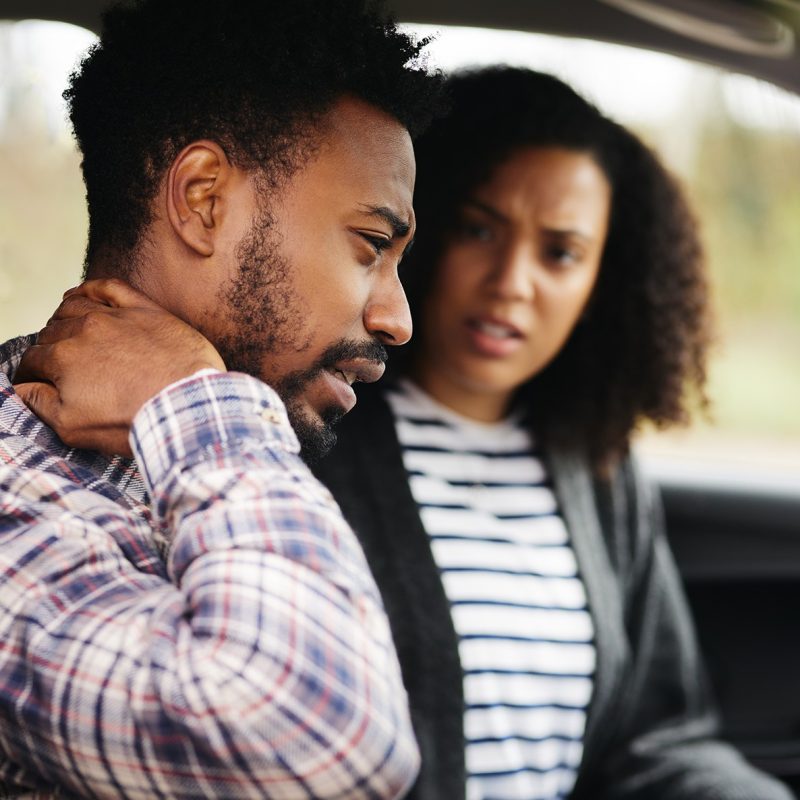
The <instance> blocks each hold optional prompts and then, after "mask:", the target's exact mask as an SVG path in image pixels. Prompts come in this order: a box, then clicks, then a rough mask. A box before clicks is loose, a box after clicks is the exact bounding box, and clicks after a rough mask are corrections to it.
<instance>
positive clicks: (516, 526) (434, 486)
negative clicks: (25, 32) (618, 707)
mask: <svg viewBox="0 0 800 800" xmlns="http://www.w3.org/2000/svg"><path fill="white" fill-rule="evenodd" d="M389 401H390V404H391V406H392V409H393V411H394V414H395V419H396V424H397V433H398V437H399V439H400V444H401V446H402V448H403V461H404V464H405V467H406V470H407V471H408V473H409V481H410V485H411V491H412V494H413V496H414V499H415V500H416V502H417V504H418V506H419V510H420V515H421V517H422V522H423V525H424V526H425V529H426V531H427V532H428V534H429V536H430V540H431V549H432V551H433V555H434V558H435V560H436V563H437V565H438V567H439V569H440V571H441V575H442V581H443V583H444V587H445V591H446V593H447V596H448V598H449V599H450V603H451V608H452V615H453V622H454V625H455V629H456V632H457V633H458V635H459V639H460V644H459V653H460V658H461V663H462V666H463V668H464V674H465V678H464V695H465V700H466V711H465V719H464V728H465V735H466V739H467V752H466V759H467V770H468V773H469V779H468V784H467V794H468V800H523V798H524V800H536V799H537V798H548V799H549V800H552V798H558V797H564V796H565V795H567V794H568V793H569V791H570V790H571V788H572V786H573V784H574V782H575V777H576V772H577V769H578V766H579V764H580V761H581V756H582V751H583V733H584V729H585V725H586V709H587V707H588V704H589V700H590V699H591V694H592V687H593V675H594V668H595V648H594V643H593V635H594V631H593V626H592V620H591V616H590V614H589V611H588V609H587V604H586V594H585V591H584V587H583V583H582V581H581V579H580V576H579V574H578V566H577V563H576V561H575V555H574V552H573V550H572V547H571V545H570V541H569V535H568V532H567V530H566V527H565V525H564V522H563V520H562V518H561V516H560V515H559V510H558V504H557V501H556V497H555V494H554V492H553V490H552V487H551V485H550V482H549V477H548V475H547V471H546V469H545V466H544V464H543V462H542V461H541V460H540V459H539V458H538V457H537V454H536V449H535V446H534V443H533V441H532V439H531V436H530V434H529V432H528V431H527V430H525V428H524V427H523V426H521V425H520V424H519V423H518V422H516V421H514V420H508V421H504V422H500V423H496V424H490V425H487V424H482V423H478V422H473V421H471V420H467V419H464V418H462V417H460V416H458V415H457V414H455V413H454V412H452V411H450V410H449V409H446V408H444V407H442V406H440V405H439V404H437V403H436V402H434V401H433V400H432V399H431V398H430V397H428V396H427V395H426V394H425V393H424V392H422V391H421V390H420V389H419V388H418V387H416V386H415V385H413V384H411V383H410V382H404V383H402V384H401V385H400V386H399V387H398V389H397V390H396V391H393V392H392V393H391V394H390V395H389Z"/></svg>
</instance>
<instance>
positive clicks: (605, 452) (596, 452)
mask: <svg viewBox="0 0 800 800" xmlns="http://www.w3.org/2000/svg"><path fill="white" fill-rule="evenodd" d="M448 89H449V94H450V98H449V99H450V103H451V105H452V108H451V111H450V113H449V115H448V116H446V117H444V118H442V119H440V120H437V121H436V122H434V123H433V125H432V126H431V127H430V129H429V130H428V131H427V132H426V133H425V134H424V135H423V136H422V137H420V139H419V140H418V142H417V146H416V156H417V184H416V191H415V197H414V206H415V209H416V214H417V222H418V231H419V232H418V235H417V239H416V243H415V246H414V250H413V252H412V254H411V255H410V256H409V257H408V258H407V259H406V262H405V263H404V265H403V266H404V275H403V278H404V282H405V286H406V290H407V293H408V296H409V302H410V305H411V309H412V316H413V318H414V320H415V322H418V323H421V320H422V313H421V311H422V304H423V303H424V298H425V293H426V291H427V290H428V288H429V287H430V286H431V283H432V280H433V277H434V274H435V267H436V264H437V262H438V260H439V257H440V255H441V252H442V249H443V247H444V246H445V244H446V242H447V239H448V236H449V235H450V232H451V231H453V230H454V229H455V227H454V226H455V225H456V224H457V220H458V210H459V207H460V206H461V204H462V203H463V202H464V200H465V199H466V198H467V197H468V196H469V194H470V193H471V192H472V191H473V190H474V189H475V188H476V187H478V186H480V185H481V184H482V183H484V182H485V181H486V180H488V179H489V177H490V175H491V174H492V172H493V171H494V169H495V168H496V167H498V166H499V165H500V164H501V163H502V162H504V161H505V160H506V159H507V158H508V157H509V156H511V155H512V154H514V153H515V152H516V151H519V150H520V149H521V148H528V147H549V146H556V147H564V148H567V149H570V150H577V151H581V152H586V153H589V154H590V155H591V156H592V157H593V158H594V159H595V161H596V162H597V164H598V165H599V166H600V167H601V169H602V170H603V171H604V173H605V174H606V176H607V178H608V180H609V183H610V184H611V187H612V201H611V219H610V226H609V232H608V238H607V241H606V245H605V248H604V251H603V256H602V261H601V266H600V273H599V277H598V281H597V284H596V286H595V289H594V292H593V294H592V297H591V299H590V301H589V305H588V308H587V312H586V313H585V315H584V319H582V320H581V321H580V322H579V323H578V325H577V326H576V328H575V330H574V331H573V333H572V335H571V336H570V338H569V340H568V341H567V343H566V345H565V346H564V348H563V349H562V350H561V352H560V353H559V354H558V355H557V356H556V358H555V359H554V360H553V361H552V362H551V363H550V364H549V365H548V366H547V367H546V368H545V369H544V370H542V372H540V373H539V374H537V375H536V376H534V378H532V379H531V381H530V382H529V383H528V384H527V385H525V386H524V387H522V388H521V389H520V391H519V393H518V395H517V400H518V402H519V403H520V404H521V405H522V406H523V408H525V409H526V411H527V412H528V413H529V415H530V421H531V424H532V426H533V429H534V431H535V433H536V435H537V437H538V438H539V439H540V440H542V439H544V440H551V441H552V440H558V441H561V442H568V443H569V442H571V443H573V444H580V445H582V446H584V447H588V450H589V453H590V456H591V458H592V460H593V463H594V464H595V466H596V467H597V468H598V470H599V471H602V470H603V468H605V467H608V466H610V464H611V463H613V461H614V460H615V459H616V458H618V457H619V456H621V455H623V454H624V453H625V452H627V449H628V445H629V441H630V437H631V434H632V433H633V431H634V429H635V427H636V426H637V424H638V423H639V422H640V421H641V420H643V419H649V420H651V421H652V422H653V423H655V424H656V425H657V426H659V427H664V426H667V425H669V424H672V423H685V422H686V421H687V420H688V407H689V405H690V398H689V396H687V389H688V388H690V387H694V388H695V389H696V390H697V396H698V397H699V399H700V402H701V404H702V405H705V403H706V399H705V394H704V392H703V387H704V383H705V378H706V371H705V356H706V351H707V348H708V345H709V339H710V325H709V314H708V310H707V294H708V292H707V284H706V278H705V269H704V258H703V252H702V248H701V245H700V242H699V239H698V232H697V225H696V223H695V220H694V218H693V215H692V213H691V211H690V209H689V207H688V205H687V203H686V200H685V198H684V196H683V193H682V191H681V190H680V188H679V186H678V185H677V183H676V182H675V180H674V179H673V178H672V177H671V176H670V175H669V174H668V173H667V172H666V170H665V169H664V167H663V166H662V165H661V163H660V162H659V160H658V158H657V157H656V156H655V155H654V154H653V152H651V150H649V149H648V148H647V147H646V146H645V145H644V144H643V143H642V142H641V141H640V140H639V139H638V138H637V137H636V136H635V135H634V134H632V133H631V132H629V131H628V130H626V129H625V128H623V127H622V126H621V125H618V124H617V123H615V122H613V121H612V120H610V119H608V118H607V117H605V116H604V115H603V114H602V113H601V112H600V111H599V110H598V109H597V108H595V107H594V106H593V105H591V104H590V103H588V102H586V101H585V100H584V99H583V98H582V97H580V96H579V95H578V94H577V93H576V92H575V91H573V90H572V89H571V88H570V87H569V86H567V85H566V84H564V83H563V82H561V81H560V80H558V79H557V78H554V77H552V76H550V75H544V74H541V73H537V72H533V71H530V70H524V69H515V68H507V67H493V68H489V69H484V70H479V71H475V72H466V73H461V74H457V75H455V76H453V77H451V78H450V80H449V81H448ZM420 338H421V337H420V336H419V333H417V337H416V341H417V342H419V339H420ZM430 346H434V347H435V342H434V343H431V344H430ZM413 348H414V343H413V342H412V345H411V346H410V349H408V350H407V352H406V353H404V354H403V359H402V361H401V362H400V363H399V367H400V369H408V368H409V359H411V360H413V356H414V349H413Z"/></svg>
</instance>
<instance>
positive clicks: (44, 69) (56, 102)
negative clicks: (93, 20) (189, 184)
mask: <svg viewBox="0 0 800 800" xmlns="http://www.w3.org/2000/svg"><path fill="white" fill-rule="evenodd" d="M95 39H96V37H95V36H94V34H92V33H90V32H89V31H86V30H83V29H82V28H78V27H75V26H73V25H66V24H63V23H56V22H42V21H33V20H26V21H22V22H14V23H11V22H0V171H1V174H2V176H3V179H2V182H3V192H1V193H0V311H1V312H2V313H0V341H5V340H6V339H8V338H10V337H11V336H16V335H18V334H22V333H31V332H33V331H36V330H38V329H39V328H41V327H42V326H43V325H44V323H45V322H46V321H47V319H48V317H49V316H50V314H51V313H52V312H53V310H54V309H55V307H56V306H57V305H58V302H59V299H60V297H61V294H62V293H63V292H64V290H65V289H67V288H69V287H70V286H74V285H75V284H76V283H77V282H78V281H79V280H80V275H81V268H82V264H83V251H84V247H85V245H86V230H87V217H86V209H85V204H84V190H83V183H82V181H81V175H80V158H79V156H78V152H77V150H76V148H75V144H74V142H73V140H72V136H71V133H70V129H69V125H68V123H67V120H66V110H65V106H64V102H63V100H62V98H61V92H63V91H64V88H65V86H66V82H67V76H68V75H69V73H70V71H71V70H72V68H73V67H74V66H75V65H76V63H77V60H78V58H79V56H80V54H81V53H83V52H84V51H85V50H86V48H87V47H88V46H89V45H90V44H91V43H92V42H94V41H95Z"/></svg>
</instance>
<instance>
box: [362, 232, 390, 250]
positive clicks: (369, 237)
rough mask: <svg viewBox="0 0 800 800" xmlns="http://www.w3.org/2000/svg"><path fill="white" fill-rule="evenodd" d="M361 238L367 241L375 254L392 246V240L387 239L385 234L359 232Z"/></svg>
mask: <svg viewBox="0 0 800 800" xmlns="http://www.w3.org/2000/svg"><path fill="white" fill-rule="evenodd" d="M361 238H362V239H364V241H365V242H368V243H369V245H370V247H372V249H373V250H374V251H375V254H376V255H380V254H381V253H382V252H383V251H384V250H388V249H389V248H390V247H391V246H392V240H391V239H387V238H386V237H385V236H377V235H373V234H370V233H361Z"/></svg>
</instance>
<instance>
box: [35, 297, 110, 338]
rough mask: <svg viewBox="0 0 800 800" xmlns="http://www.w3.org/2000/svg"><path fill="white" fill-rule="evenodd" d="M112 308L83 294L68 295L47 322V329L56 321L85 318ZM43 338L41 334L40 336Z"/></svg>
mask: <svg viewBox="0 0 800 800" xmlns="http://www.w3.org/2000/svg"><path fill="white" fill-rule="evenodd" d="M109 308H111V306H109V305H108V304H107V303H102V302H100V301H98V300H94V299H92V298H90V297H87V296H86V295H83V294H68V295H65V296H64V299H63V300H62V301H61V305H60V306H59V307H58V308H57V309H56V310H55V311H54V312H53V316H52V317H50V319H49V320H48V322H47V327H50V324H51V323H52V322H53V321H54V320H63V319H70V318H76V317H85V316H86V315H87V314H89V313H90V312H92V311H104V310H105V311H107V310H109ZM39 336H41V333H40V334H39Z"/></svg>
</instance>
